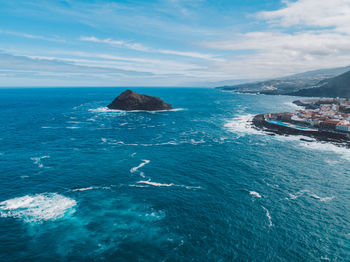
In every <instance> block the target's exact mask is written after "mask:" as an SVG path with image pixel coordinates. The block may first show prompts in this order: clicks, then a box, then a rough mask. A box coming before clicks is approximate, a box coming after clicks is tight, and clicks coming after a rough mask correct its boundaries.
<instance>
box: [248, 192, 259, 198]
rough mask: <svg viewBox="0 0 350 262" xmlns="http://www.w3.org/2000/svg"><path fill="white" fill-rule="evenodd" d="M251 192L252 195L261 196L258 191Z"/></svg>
mask: <svg viewBox="0 0 350 262" xmlns="http://www.w3.org/2000/svg"><path fill="white" fill-rule="evenodd" d="M249 194H250V195H252V196H255V197H257V198H261V195H260V194H259V193H258V192H255V191H249Z"/></svg>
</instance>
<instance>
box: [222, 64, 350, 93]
mask: <svg viewBox="0 0 350 262" xmlns="http://www.w3.org/2000/svg"><path fill="white" fill-rule="evenodd" d="M349 70H350V66H346V67H339V68H331V69H321V70H313V71H308V72H304V73H299V74H295V75H291V76H287V77H283V78H278V79H271V80H266V81H260V82H253V83H245V84H239V85H231V86H227V85H226V86H221V87H217V88H218V89H222V90H232V91H237V92H244V93H260V94H270V95H285V94H290V93H296V92H298V91H299V90H305V89H310V88H312V89H315V88H318V87H320V86H321V85H324V82H323V80H325V79H330V78H333V77H335V76H337V75H340V74H343V73H345V72H347V71H349Z"/></svg>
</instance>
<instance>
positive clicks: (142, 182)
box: [136, 179, 201, 189]
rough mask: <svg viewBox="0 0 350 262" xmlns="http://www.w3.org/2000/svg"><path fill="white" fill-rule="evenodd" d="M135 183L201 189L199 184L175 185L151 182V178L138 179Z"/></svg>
mask: <svg viewBox="0 0 350 262" xmlns="http://www.w3.org/2000/svg"><path fill="white" fill-rule="evenodd" d="M136 183H137V184H146V185H151V186H156V187H172V186H174V187H183V188H186V189H201V187H200V186H186V185H177V184H174V183H169V184H165V183H158V182H152V181H151V179H149V180H143V181H138V182H136Z"/></svg>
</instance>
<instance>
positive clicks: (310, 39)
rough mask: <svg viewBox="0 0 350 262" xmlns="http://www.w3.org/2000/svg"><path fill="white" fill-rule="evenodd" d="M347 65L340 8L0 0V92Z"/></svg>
mask: <svg viewBox="0 0 350 262" xmlns="http://www.w3.org/2000/svg"><path fill="white" fill-rule="evenodd" d="M346 65H350V1H349V0H331V1H330V0H296V1H295V0H294V1H286V0H164V1H155V0H149V1H143V0H134V1H132V0H126V1H116V0H115V1H107V0H89V1H87V0H66V1H53V0H42V1H40V0H26V1H22V0H16V1H8V0H0V86H208V85H213V84H215V83H217V82H219V81H224V80H232V82H233V81H241V80H256V79H266V78H272V77H279V76H285V75H288V74H292V73H299V72H303V71H307V70H312V69H321V68H331V67H340V66H346Z"/></svg>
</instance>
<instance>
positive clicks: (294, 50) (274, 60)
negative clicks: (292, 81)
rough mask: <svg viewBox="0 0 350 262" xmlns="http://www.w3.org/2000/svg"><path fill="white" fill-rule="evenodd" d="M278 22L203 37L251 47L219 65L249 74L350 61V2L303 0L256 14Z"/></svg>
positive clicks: (238, 48) (231, 47) (222, 46)
mask: <svg viewBox="0 0 350 262" xmlns="http://www.w3.org/2000/svg"><path fill="white" fill-rule="evenodd" d="M256 17H257V18H258V19H260V20H262V19H264V20H265V21H266V22H268V23H270V24H271V25H272V27H268V28H267V31H255V32H248V33H244V34H236V35H233V36H232V38H231V39H228V40H219V41H209V42H201V43H200V46H202V47H205V48H210V49H213V50H224V51H226V52H230V51H235V52H236V53H237V52H242V51H245V53H246V54H244V55H242V54H241V55H236V56H235V57H232V59H230V60H229V61H228V62H225V63H214V65H215V68H220V70H222V71H225V72H229V71H231V72H234V73H235V75H240V76H244V78H246V77H252V76H253V75H254V76H256V77H276V76H281V75H287V74H291V73H298V72H302V71H306V70H312V69H320V68H329V67H338V66H346V65H349V64H350V60H349V58H350V1H349V0H332V1H320V0H298V1H293V2H289V1H288V2H286V7H284V8H282V9H279V10H275V11H266V12H260V13H258V14H257V15H256Z"/></svg>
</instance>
